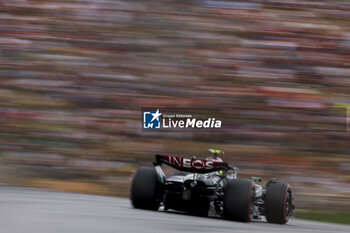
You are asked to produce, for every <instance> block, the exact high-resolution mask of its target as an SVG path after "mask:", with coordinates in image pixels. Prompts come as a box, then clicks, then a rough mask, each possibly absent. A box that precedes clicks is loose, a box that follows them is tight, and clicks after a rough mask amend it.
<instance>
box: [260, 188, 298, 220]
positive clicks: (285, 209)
mask: <svg viewBox="0 0 350 233" xmlns="http://www.w3.org/2000/svg"><path fill="white" fill-rule="evenodd" d="M292 198H293V197H292V189H291V188H290V185H289V184H287V183H283V182H270V183H268V185H267V187H266V195H265V217H266V220H267V221H268V222H269V223H277V224H285V223H287V222H288V220H289V217H290V216H291V215H292V212H293V199H292Z"/></svg>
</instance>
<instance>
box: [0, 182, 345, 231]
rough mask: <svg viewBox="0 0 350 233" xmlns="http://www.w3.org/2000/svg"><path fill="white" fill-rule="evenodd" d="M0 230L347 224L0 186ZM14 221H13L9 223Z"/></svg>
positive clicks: (285, 227) (317, 228) (262, 228)
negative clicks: (163, 207)
mask: <svg viewBox="0 0 350 233" xmlns="http://www.w3.org/2000/svg"><path fill="white" fill-rule="evenodd" d="M0 202H1V203H3V204H2V208H0V217H1V218H0V224H1V230H2V232H28V233H37V232H50V233H71V232H84V233H96V232H101V233H115V232H145V233H151V232H152V233H153V232H154V233H171V232H198V231H203V232H212V231H215V232H262V233H267V232H268V233H270V232H271V233H278V232H286V233H299V232H319V233H328V232H335V233H345V232H349V230H350V227H349V226H345V225H336V224H325V223H317V222H308V221H302V220H294V221H293V222H292V223H290V224H288V225H276V224H267V223H265V222H253V223H251V224H246V223H239V222H232V221H226V220H222V219H217V218H201V217H194V216H189V215H184V214H179V213H171V212H167V213H164V212H163V213H162V212H155V211H152V212H151V211H147V210H137V209H133V208H132V207H131V206H130V203H129V200H127V199H121V198H112V197H103V196H94V195H81V194H71V193H61V192H52V191H45V190H36V189H24V188H8V187H0ZM15 222H18V224H14V223H15Z"/></svg>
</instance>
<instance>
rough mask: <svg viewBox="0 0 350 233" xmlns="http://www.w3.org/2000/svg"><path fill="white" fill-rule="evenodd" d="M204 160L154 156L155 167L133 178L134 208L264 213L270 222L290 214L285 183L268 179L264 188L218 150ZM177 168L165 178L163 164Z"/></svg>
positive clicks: (233, 216) (239, 217)
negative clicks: (241, 176)
mask: <svg viewBox="0 0 350 233" xmlns="http://www.w3.org/2000/svg"><path fill="white" fill-rule="evenodd" d="M210 151H211V152H212V153H213V156H211V157H209V158H207V159H197V158H195V157H192V158H191V159H188V158H183V157H178V156H172V155H156V161H155V162H154V168H152V167H140V168H139V169H138V170H137V171H136V173H135V175H134V178H133V182H132V187H131V201H132V204H133V206H134V207H135V208H139V209H148V210H158V209H159V207H160V206H164V210H168V209H173V210H177V211H184V212H189V213H191V214H194V215H200V216H207V215H208V213H209V211H210V213H214V214H216V215H219V216H222V217H224V218H226V219H230V220H234V221H241V222H249V221H251V220H252V219H261V216H262V215H264V216H265V218H266V220H267V221H268V222H270V223H279V224H285V223H287V222H288V220H289V218H290V217H291V216H293V215H294V211H295V207H294V199H293V193H292V189H291V187H290V185H289V184H287V183H284V182H277V181H275V180H270V181H269V182H268V183H267V184H266V188H265V189H263V188H262V186H261V185H258V184H255V182H260V181H261V178H258V177H252V178H251V179H250V180H249V179H238V178H237V173H238V168H237V167H234V166H232V165H230V164H228V163H225V162H223V161H222V160H221V159H220V158H219V156H218V155H220V154H223V152H222V151H220V150H210ZM162 164H167V165H169V166H171V167H173V168H175V169H177V170H178V173H177V174H174V175H172V176H169V177H166V175H165V174H164V172H163V170H162V168H161V165H162Z"/></svg>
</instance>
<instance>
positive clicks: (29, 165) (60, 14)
mask: <svg viewBox="0 0 350 233" xmlns="http://www.w3.org/2000/svg"><path fill="white" fill-rule="evenodd" d="M349 12H350V1H347V0H343V1H340V0H329V1H328V0H325V1H312V0H264V1H263V0H252V1H243V0H240V1H215V0H158V1H156V0H147V1H142V0H139V1H126V0H125V1H119V0H11V1H0V76H1V79H0V83H1V85H0V148H1V150H0V182H2V183H6V184H14V185H25V186H34V187H45V188H52V189H60V190H69V191H78V192H88V193H100V194H110V195H119V196H127V195H128V192H129V183H130V181H131V176H132V173H133V172H134V171H135V170H136V168H137V167H138V166H140V165H145V164H146V165H147V164H148V165H151V163H150V162H151V161H153V159H154V154H155V153H157V152H161V153H174V154H185V155H197V156H205V155H206V154H205V153H206V148H208V147H214V148H218V149H223V150H224V151H225V152H226V154H227V156H226V157H225V158H224V159H225V160H227V161H228V162H231V163H233V164H235V165H237V166H239V167H240V168H241V170H240V171H241V174H242V176H243V177H248V176H249V175H259V176H262V177H263V178H265V179H268V178H271V177H277V178H281V179H283V180H286V181H287V182H289V183H290V184H291V185H292V186H293V187H295V192H296V193H297V194H296V195H297V196H296V198H297V200H296V202H297V205H298V207H299V208H306V209H307V208H315V206H317V207H319V208H325V209H327V208H331V209H343V210H349V207H350V201H349V200H350V145H349V140H350V131H347V125H346V120H347V119H346V115H347V114H346V109H347V107H348V106H350V79H349V76H350V13H349ZM142 107H154V108H155V109H157V108H159V109H162V108H179V109H188V111H189V113H191V114H194V115H195V114H197V115H198V116H200V117H201V116H202V117H204V118H208V117H211V116H212V115H215V116H216V117H217V118H218V119H221V120H222V122H223V127H222V129H215V130H206V131H203V130H195V129H194V130H191V131H186V132H182V131H181V130H176V131H169V132H166V131H147V132H145V131H142V130H141V127H142V122H141V121H142V120H141V115H142V114H141V108H142ZM349 109H350V108H349ZM349 112H350V111H349Z"/></svg>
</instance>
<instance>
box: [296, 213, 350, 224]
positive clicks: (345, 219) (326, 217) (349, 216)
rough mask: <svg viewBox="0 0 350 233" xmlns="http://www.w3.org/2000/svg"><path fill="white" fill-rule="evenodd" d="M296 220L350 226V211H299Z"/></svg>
mask: <svg viewBox="0 0 350 233" xmlns="http://www.w3.org/2000/svg"><path fill="white" fill-rule="evenodd" d="M296 218H298V219H305V220H313V221H320V222H332V223H339V224H348V225H349V224H350V212H349V211H317V210H316V211H315V210H314V211H312V210H309V211H305V210H299V211H298V212H297V216H296Z"/></svg>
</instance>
